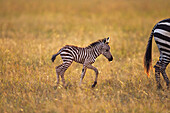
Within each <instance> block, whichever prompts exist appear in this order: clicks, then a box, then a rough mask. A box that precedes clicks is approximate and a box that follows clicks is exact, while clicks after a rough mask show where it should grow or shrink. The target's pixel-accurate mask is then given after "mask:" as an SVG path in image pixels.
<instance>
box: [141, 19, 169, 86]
mask: <svg viewBox="0 0 170 113" xmlns="http://www.w3.org/2000/svg"><path fill="white" fill-rule="evenodd" d="M153 36H154V39H155V42H156V44H157V46H158V49H159V52H160V57H159V61H158V62H157V63H156V65H155V66H154V68H155V77H156V81H157V87H158V88H159V89H160V88H162V86H161V84H160V73H162V75H163V77H164V79H165V81H166V85H167V88H169V79H168V76H167V74H166V72H165V70H166V67H167V65H168V64H169V62H170V18H169V19H165V20H162V21H160V22H158V23H157V24H156V25H155V26H154V28H153V29H152V32H151V35H150V38H149V41H148V45H147V48H146V53H145V56H144V68H145V71H146V73H147V75H148V76H149V70H150V68H151V62H152V37H153Z"/></svg>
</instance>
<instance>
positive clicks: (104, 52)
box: [101, 37, 113, 61]
mask: <svg viewBox="0 0 170 113" xmlns="http://www.w3.org/2000/svg"><path fill="white" fill-rule="evenodd" d="M109 39H110V38H109V37H108V38H104V39H103V40H102V42H103V43H102V46H101V54H102V55H104V56H105V57H106V58H107V59H108V60H109V61H112V60H113V57H112V54H111V53H110V46H109V45H108V44H109Z"/></svg>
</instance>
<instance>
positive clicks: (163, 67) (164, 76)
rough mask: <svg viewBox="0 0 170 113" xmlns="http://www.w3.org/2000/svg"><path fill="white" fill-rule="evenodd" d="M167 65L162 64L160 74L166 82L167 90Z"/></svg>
mask: <svg viewBox="0 0 170 113" xmlns="http://www.w3.org/2000/svg"><path fill="white" fill-rule="evenodd" d="M167 65H168V64H164V65H163V66H162V69H161V73H162V76H163V78H164V80H165V82H166V86H167V89H169V79H168V76H167V74H166V72H165V70H166V67H167Z"/></svg>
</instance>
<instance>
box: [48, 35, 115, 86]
mask: <svg viewBox="0 0 170 113" xmlns="http://www.w3.org/2000/svg"><path fill="white" fill-rule="evenodd" d="M108 43H109V37H108V38H104V39H102V40H99V41H96V42H94V43H92V44H90V45H89V46H88V47H85V48H81V47H77V46H73V45H66V46H64V47H63V48H61V49H60V50H59V52H58V53H56V54H54V55H53V56H52V58H51V60H52V62H54V60H55V58H56V56H57V55H59V54H60V56H61V58H62V60H63V63H62V64H61V65H59V66H57V67H56V74H57V84H59V80H60V78H59V75H61V78H62V82H63V85H64V86H65V80H64V73H65V71H66V70H67V68H68V67H69V66H70V65H71V64H72V62H73V61H75V62H77V63H81V64H83V69H82V74H81V79H80V85H81V82H82V80H83V78H84V75H85V73H86V69H87V68H89V69H92V70H94V71H95V73H96V78H95V81H94V84H93V85H92V87H95V85H96V84H97V78H98V70H97V69H96V68H95V67H93V66H92V64H93V63H94V62H95V60H96V58H97V57H98V56H99V55H101V54H103V55H104V56H105V57H106V58H107V59H108V60H109V61H112V60H113V57H112V55H111V53H110V46H109V45H108Z"/></svg>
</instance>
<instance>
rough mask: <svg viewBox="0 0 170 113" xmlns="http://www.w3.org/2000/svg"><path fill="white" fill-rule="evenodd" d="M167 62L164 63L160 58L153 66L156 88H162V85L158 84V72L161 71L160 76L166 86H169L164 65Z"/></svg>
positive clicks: (165, 65)
mask: <svg viewBox="0 0 170 113" xmlns="http://www.w3.org/2000/svg"><path fill="white" fill-rule="evenodd" d="M167 65H168V63H164V62H163V61H162V60H159V61H158V62H157V63H156V65H155V66H154V68H155V77H156V82H157V88H158V89H162V86H161V84H160V73H162V76H163V78H164V80H165V81H166V85H167V88H169V79H168V76H167V74H166V72H165V70H166V67H167Z"/></svg>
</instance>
